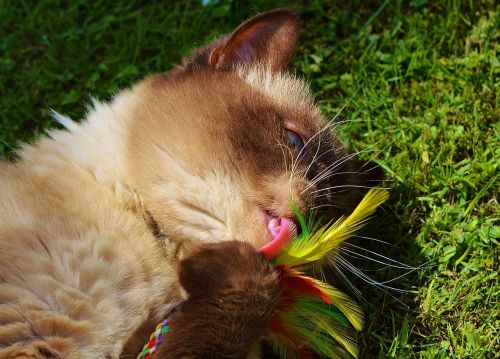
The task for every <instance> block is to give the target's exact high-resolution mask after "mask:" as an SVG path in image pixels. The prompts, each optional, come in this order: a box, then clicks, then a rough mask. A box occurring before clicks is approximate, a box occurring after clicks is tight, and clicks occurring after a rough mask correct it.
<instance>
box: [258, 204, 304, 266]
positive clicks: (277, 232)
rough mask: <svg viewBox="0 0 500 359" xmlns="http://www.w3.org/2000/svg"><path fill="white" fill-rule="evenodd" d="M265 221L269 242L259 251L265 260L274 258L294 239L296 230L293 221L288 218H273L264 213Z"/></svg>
mask: <svg viewBox="0 0 500 359" xmlns="http://www.w3.org/2000/svg"><path fill="white" fill-rule="evenodd" d="M265 219H266V225H267V231H268V233H269V235H270V237H271V241H270V242H269V243H267V244H266V245H264V246H263V247H262V248H261V249H260V251H261V252H262V253H263V254H264V255H265V256H266V257H267V258H274V257H276V256H277V255H278V253H279V252H280V251H281V249H283V248H284V247H285V246H286V245H287V244H288V243H289V242H290V241H291V240H292V239H293V237H295V234H296V231H297V230H296V227H295V224H294V223H293V221H292V220H291V219H290V218H288V217H275V216H273V215H272V214H270V213H268V212H267V211H266V212H265Z"/></svg>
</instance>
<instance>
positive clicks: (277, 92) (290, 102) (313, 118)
mask: <svg viewBox="0 0 500 359" xmlns="http://www.w3.org/2000/svg"><path fill="white" fill-rule="evenodd" d="M237 74H238V75H239V76H240V77H241V79H243V80H244V81H245V83H247V84H248V85H250V86H251V87H252V88H253V89H254V90H256V91H258V92H261V93H262V94H263V95H265V96H266V97H267V98H268V99H270V100H271V101H272V102H273V103H274V104H276V105H277V106H279V107H280V108H281V109H283V110H285V111H286V112H288V113H290V114H292V115H293V117H294V119H295V120H299V122H305V123H302V125H303V126H305V127H307V128H310V129H313V128H316V127H318V126H322V125H323V122H324V120H323V118H322V116H321V111H320V110H319V107H318V106H317V105H316V104H315V102H314V99H313V96H312V94H311V92H310V90H309V87H308V86H307V84H306V83H305V81H304V80H303V79H301V78H299V77H297V76H294V75H292V74H290V73H288V72H273V71H271V69H269V68H266V67H264V66H252V67H239V68H238V69H237Z"/></svg>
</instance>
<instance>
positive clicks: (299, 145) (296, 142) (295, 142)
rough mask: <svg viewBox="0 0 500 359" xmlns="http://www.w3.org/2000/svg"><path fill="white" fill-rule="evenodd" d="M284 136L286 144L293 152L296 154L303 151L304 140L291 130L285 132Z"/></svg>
mask: <svg viewBox="0 0 500 359" xmlns="http://www.w3.org/2000/svg"><path fill="white" fill-rule="evenodd" d="M286 135H287V138H288V144H289V145H290V146H291V147H292V148H293V149H294V150H295V152H296V153H297V154H298V153H300V152H301V151H302V150H303V149H304V140H303V139H302V137H301V136H300V135H299V134H298V133H296V132H294V131H292V130H288V129H287V130H286Z"/></svg>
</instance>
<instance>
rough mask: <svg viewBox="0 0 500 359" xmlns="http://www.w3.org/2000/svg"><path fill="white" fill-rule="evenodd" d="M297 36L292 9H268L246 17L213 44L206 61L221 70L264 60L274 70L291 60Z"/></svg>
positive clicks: (295, 16)
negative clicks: (220, 40)
mask: <svg viewBox="0 0 500 359" xmlns="http://www.w3.org/2000/svg"><path fill="white" fill-rule="evenodd" d="M298 37H299V22H298V18H297V15H296V14H295V13H294V12H293V11H292V10H289V9H278V10H273V11H268V12H265V13H262V14H260V15H257V16H254V17H252V18H250V19H249V20H247V21H245V22H244V23H243V24H241V25H240V26H239V27H238V28H236V30H234V32H233V33H232V34H231V35H229V37H226V39H227V40H225V41H223V42H222V43H219V44H216V46H215V47H213V48H212V50H211V52H210V55H209V56H208V63H209V65H210V66H212V67H214V68H216V69H224V70H226V69H231V68H234V67H235V66H237V65H244V64H253V63H263V64H265V65H268V66H270V67H271V69H272V70H273V71H280V70H283V69H285V68H286V66H287V65H288V63H289V62H290V61H291V60H292V57H293V52H294V49H295V45H296V44H297V40H298Z"/></svg>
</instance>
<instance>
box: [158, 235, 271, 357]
mask: <svg viewBox="0 0 500 359" xmlns="http://www.w3.org/2000/svg"><path fill="white" fill-rule="evenodd" d="M180 281H181V284H182V286H183V287H184V288H185V289H186V290H187V291H188V292H189V299H188V300H187V301H186V302H184V303H183V304H182V305H181V306H180V307H179V308H178V309H177V310H176V312H175V313H174V314H173V315H172V317H171V318H170V321H169V326H170V328H171V329H170V331H169V332H168V333H167V335H166V336H165V337H164V342H163V343H162V344H161V345H160V346H159V349H158V351H157V352H156V354H154V355H153V358H155V359H156V358H157V359H163V358H165V359H169V358H172V359H173V358H176V359H177V358H192V359H194V358H199V359H202V358H206V359H210V358H214V359H216V358H245V357H246V356H247V354H248V353H249V351H250V349H251V348H252V346H253V345H254V344H255V343H256V342H257V340H258V338H259V337H260V336H262V335H263V333H264V329H265V327H266V326H267V324H269V321H270V320H271V317H272V315H273V311H274V306H275V304H276V302H277V300H278V296H279V288H278V276H277V274H276V272H275V271H274V270H273V269H272V268H271V266H270V264H269V263H268V261H267V260H266V259H265V258H264V256H263V255H262V254H260V253H257V252H256V251H255V249H253V248H252V246H250V245H249V244H247V243H243V242H237V241H231V242H222V243H218V244H209V245H205V246H202V247H201V248H200V249H198V250H197V251H196V252H195V253H193V254H192V255H191V256H190V257H189V258H188V259H185V260H184V261H182V262H181V264H180Z"/></svg>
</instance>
